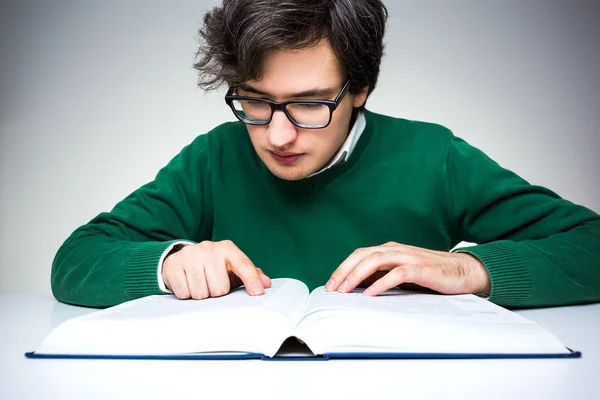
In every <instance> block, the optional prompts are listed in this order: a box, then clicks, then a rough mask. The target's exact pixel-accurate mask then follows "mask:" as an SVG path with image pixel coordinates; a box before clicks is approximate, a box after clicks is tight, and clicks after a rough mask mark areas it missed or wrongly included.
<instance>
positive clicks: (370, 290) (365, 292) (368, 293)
mask: <svg viewBox="0 0 600 400" xmlns="http://www.w3.org/2000/svg"><path fill="white" fill-rule="evenodd" d="M363 294H364V295H365V296H372V295H373V289H371V288H370V287H368V288H366V289H365V291H364V292H363Z"/></svg>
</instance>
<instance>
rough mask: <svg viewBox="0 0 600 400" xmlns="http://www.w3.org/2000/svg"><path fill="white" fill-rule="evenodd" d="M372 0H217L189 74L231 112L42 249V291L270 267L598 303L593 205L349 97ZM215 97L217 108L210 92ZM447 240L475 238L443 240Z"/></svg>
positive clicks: (253, 279) (365, 83)
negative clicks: (54, 249)
mask: <svg viewBox="0 0 600 400" xmlns="http://www.w3.org/2000/svg"><path fill="white" fill-rule="evenodd" d="M386 18H387V11H386V9H385V7H384V5H383V4H382V3H381V2H380V1H377V0H356V1H353V2H352V3H351V4H350V3H349V2H348V1H346V0H343V1H342V0H332V1H327V2H323V1H314V2H311V1H296V0H294V1H288V2H285V4H282V3H280V2H279V1H261V2H254V1H251V0H225V1H224V2H223V5H222V6H220V7H216V8H214V9H213V10H212V11H210V12H209V13H208V14H207V15H206V16H205V19H204V26H203V27H202V28H201V30H200V37H201V39H202V41H201V43H202V44H201V47H200V50H199V53H198V59H197V63H196V64H195V67H196V68H197V69H198V70H199V72H200V86H201V87H203V88H214V87H217V86H220V85H222V84H225V85H227V86H228V87H229V91H228V92H227V96H226V98H225V99H226V104H227V105H228V106H229V107H230V108H231V109H232V112H233V113H234V115H235V117H236V118H237V119H238V120H239V121H236V122H229V123H225V124H223V125H220V126H218V127H216V128H215V129H214V130H212V131H211V132H209V133H207V134H205V135H200V136H199V137H197V138H196V139H195V140H194V141H193V142H192V143H191V144H190V145H189V146H187V147H185V148H184V149H183V150H182V151H181V153H180V154H179V155H177V156H176V157H175V158H174V159H173V160H172V161H171V162H170V163H169V164H168V165H167V166H166V167H164V168H163V169H162V170H161V171H160V172H159V173H158V175H157V176H156V178H155V180H154V181H152V182H150V183H148V184H146V185H144V186H142V187H141V188H139V189H138V190H136V191H134V192H133V193H132V194H131V195H129V196H128V197H127V198H125V199H124V200H122V201H121V202H119V203H118V204H117V205H116V206H115V207H114V209H113V210H112V211H110V212H107V213H101V214H99V215H98V216H97V217H96V218H94V219H93V220H92V221H90V222H89V223H87V224H85V225H83V226H81V227H79V228H78V229H77V230H75V232H73V234H72V235H71V236H70V237H69V238H68V239H67V240H66V241H65V243H64V244H63V245H62V247H61V248H60V249H59V251H58V253H57V255H56V258H55V260H54V263H53V269H52V289H53V292H54V295H55V296H56V298H57V299H58V300H60V301H63V302H67V303H73V304H80V305H87V306H98V307H103V306H111V305H115V304H118V303H121V302H124V301H127V300H132V299H134V298H137V297H141V296H146V295H150V294H157V293H169V292H172V293H173V294H174V295H175V296H177V297H178V298H180V299H189V298H193V299H204V298H207V297H215V296H223V295H226V294H227V293H228V292H229V291H230V290H231V289H232V288H233V287H236V286H239V285H241V284H244V285H245V288H246V290H247V291H248V292H249V293H250V294H251V295H261V294H262V293H264V289H265V288H268V287H269V286H270V284H271V281H270V278H273V277H292V278H297V279H300V280H302V281H303V282H305V283H306V284H307V285H308V286H309V288H310V289H313V288H314V287H316V286H320V285H324V284H325V285H326V289H327V290H330V291H340V292H348V291H351V290H353V289H354V288H355V287H357V286H358V285H359V284H361V283H362V285H361V286H363V287H365V288H366V289H365V292H364V293H365V294H366V295H369V296H374V295H378V294H380V293H382V292H384V291H385V290H387V289H389V288H392V287H394V286H397V285H399V284H403V283H414V284H417V285H420V286H423V287H426V288H430V289H433V290H435V291H437V292H439V293H444V294H459V293H475V294H482V295H485V296H489V299H490V301H493V302H496V303H498V304H501V305H505V306H547V305H560V304H574V303H582V302H593V301H599V300H600V265H599V260H600V216H599V215H598V214H596V213H594V212H592V211H591V210H589V209H586V208H584V207H581V206H577V205H574V204H572V203H571V202H568V201H566V200H564V199H562V198H560V197H559V196H558V195H556V194H555V193H553V192H551V191H549V190H548V189H545V188H543V187H539V186H533V185H530V184H528V183H527V182H525V181H524V180H523V179H521V178H520V177H518V176H516V175H515V174H514V173H512V172H510V171H507V170H505V169H503V168H501V167H500V166H499V165H498V164H496V163H495V162H494V161H492V160H491V159H489V158H488V157H487V156H486V155H485V154H483V153H482V152H481V151H479V150H477V149H476V148H474V147H472V146H470V145H469V144H467V143H466V142H465V141H463V140H461V139H460V138H458V137H456V136H454V135H453V134H452V133H451V132H450V131H449V130H447V129H445V128H444V127H442V126H439V125H435V124H429V123H422V122H416V121H408V120H404V119H398V118H392V117H388V116H384V115H379V114H376V113H374V112H371V111H368V110H366V109H365V107H364V106H365V102H366V100H367V97H368V95H369V94H370V93H371V92H372V91H373V89H374V88H375V85H376V83H377V77H378V74H379V65H380V61H381V57H382V53H383V36H384V29H385V23H386ZM224 106H225V104H224ZM461 241H468V242H474V243H478V245H476V246H473V247H469V248H466V249H462V250H461V249H459V250H458V251H450V250H451V249H453V248H454V246H456V244H457V243H459V242H461Z"/></svg>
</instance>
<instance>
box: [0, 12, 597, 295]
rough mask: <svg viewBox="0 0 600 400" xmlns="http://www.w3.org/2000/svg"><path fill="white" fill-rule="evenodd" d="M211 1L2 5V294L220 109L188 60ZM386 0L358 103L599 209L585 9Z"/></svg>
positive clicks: (37, 276) (45, 268) (39, 282)
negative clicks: (425, 125)
mask: <svg viewBox="0 0 600 400" xmlns="http://www.w3.org/2000/svg"><path fill="white" fill-rule="evenodd" d="M213 3H214V2H213V1H177V2H172V1H166V0H165V1H143V2H142V1H133V0H130V1H116V0H110V1H102V2H101V1H65V0H60V1H58V0H54V1H31V0H30V1H17V0H14V1H2V0H0V135H1V136H0V137H1V141H0V195H1V204H0V206H1V208H0V293H11V292H14V293H17V292H23V293H49V292H50V286H49V276H50V267H51V263H52V259H53V257H54V254H55V252H56V250H57V249H58V247H59V246H60V245H61V243H62V242H63V241H64V239H66V237H67V236H68V235H69V234H70V233H71V232H72V231H73V230H74V229H75V228H76V227H77V226H79V225H81V224H83V223H85V222H87V221H88V220H89V219H91V218H93V217H94V216H95V215H96V214H97V213H99V212H101V211H108V210H110V209H111V208H112V207H113V205H114V204H115V203H116V202H118V201H119V200H121V199H122V198H123V197H125V196H126V195H127V194H129V193H130V192H131V191H133V190H135V189H136V188H137V187H139V186H141V185H142V184H144V183H146V182H147V181H149V180H151V179H153V178H154V175H155V174H156V172H157V171H158V170H159V169H160V168H161V167H162V166H163V165H164V164H166V163H167V162H168V161H169V160H170V159H171V158H172V157H173V156H174V155H175V154H177V152H178V151H179V150H180V149H181V148H182V147H183V146H184V145H186V144H187V143H189V142H190V141H191V140H193V138H194V137H195V136H196V135H198V134H202V133H205V132H206V131H208V130H210V129H211V128H212V127H214V126H215V125H217V124H220V123H221V122H224V121H227V120H231V119H232V118H233V116H232V115H230V111H229V110H228V109H227V108H226V106H225V103H224V101H223V100H222V96H223V94H224V93H223V91H219V92H214V93H210V94H208V95H206V94H204V93H203V92H201V91H200V90H198V89H196V87H195V82H196V73H195V71H194V70H193V69H192V68H191V64H192V61H193V59H194V55H195V51H196V47H195V46H196V43H195V32H196V29H197V28H198V26H199V22H200V21H201V19H202V15H203V13H204V11H205V10H206V9H207V8H208V7H210V6H211V5H212V4H213ZM387 4H388V7H389V11H390V19H389V25H388V32H387V40H386V42H387V50H386V53H387V54H386V56H385V58H384V60H383V64H382V74H381V78H380V83H379V86H378V88H377V89H376V90H375V92H374V93H373V95H372V97H371V98H370V99H369V102H368V108H370V109H371V110H373V111H376V112H380V113H386V114H391V115H394V116H398V117H404V118H411V119H420V120H425V121H432V122H437V123H440V124H443V125H445V126H447V127H449V128H450V129H452V130H453V131H454V133H455V134H456V135H457V136H460V137H462V138H464V139H466V140H467V141H469V142H470V143H471V144H473V145H475V146H477V147H479V148H481V149H482V150H483V151H484V152H486V153H487V154H488V155H490V156H491V157H492V158H494V159H495V160H496V161H498V162H499V163H500V164H501V165H503V166H504V167H506V168H509V169H512V170H513V171H515V172H517V173H518V174H520V175H521V176H522V177H524V178H525V179H526V180H528V181H529V182H531V183H535V184H540V185H543V186H546V187H548V188H550V189H552V190H554V191H555V192H557V193H559V194H560V195H561V196H563V197H565V198H567V199H569V200H571V201H573V202H575V203H578V204H582V205H585V206H587V207H589V208H591V209H593V210H594V211H596V212H598V211H600V190H599V189H598V183H599V180H598V176H597V171H600V167H599V161H598V156H599V150H600V135H599V133H598V127H600V116H599V114H600V107H599V100H600V78H599V76H598V71H600V50H599V46H600V45H599V44H598V43H599V42H598V39H599V38H600V24H599V23H598V21H600V7H599V6H598V5H597V4H598V3H597V2H594V1H587V2H586V1H567V0H564V1H542V0H540V1H507V0H503V1H500V0H493V1H492V0H487V1H476V0H470V1H468V0H453V1H441V0H440V1H432V0H429V1H422V0H420V1H416V0H415V1H388V2H387Z"/></svg>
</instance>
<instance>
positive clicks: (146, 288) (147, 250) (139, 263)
mask: <svg viewBox="0 0 600 400" xmlns="http://www.w3.org/2000/svg"><path fill="white" fill-rule="evenodd" d="M180 241H181V240H171V241H168V242H143V243H139V247H138V250H137V251H136V252H135V253H133V255H132V256H131V258H130V259H129V264H128V265H127V270H126V273H125V290H126V291H127V293H128V294H129V295H131V296H133V297H136V298H137V297H143V296H149V295H151V294H162V293H163V292H162V291H161V290H160V288H159V286H158V278H157V276H156V269H157V265H158V261H159V260H160V257H161V256H162V254H163V253H164V252H165V250H166V249H167V248H169V246H171V244H173V243H175V242H180Z"/></svg>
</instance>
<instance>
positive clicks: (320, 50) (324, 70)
mask: <svg viewBox="0 0 600 400" xmlns="http://www.w3.org/2000/svg"><path fill="white" fill-rule="evenodd" d="M263 67H264V75H263V77H262V78H261V79H260V80H255V81H248V82H246V83H245V84H244V85H243V88H240V89H238V91H237V92H238V93H239V94H240V95H243V96H258V97H261V98H269V99H271V100H275V101H285V100H296V99H298V100H334V99H335V97H336V96H337V94H338V93H339V92H340V90H341V89H342V87H343V86H344V83H345V77H344V76H343V75H342V73H341V71H340V69H339V65H338V62H337V60H336V59H335V55H334V53H333V50H332V49H331V46H330V45H329V42H328V41H327V40H323V41H321V42H320V43H319V44H318V45H316V46H314V47H311V48H308V49H303V50H281V51H274V52H272V53H269V54H268V55H267V56H266V57H265V59H264V65H263ZM308 92H313V93H314V92H318V95H312V96H305V95H304V94H306V93H308ZM257 93H260V95H257ZM366 97H367V88H365V90H363V92H361V93H360V94H358V95H352V94H350V93H348V92H347V93H346V95H345V96H344V98H343V99H342V101H341V103H340V104H339V106H338V107H337V108H336V110H335V111H334V112H333V115H332V117H331V122H330V124H329V125H328V126H327V127H325V128H322V129H302V128H298V127H296V126H295V125H294V124H292V123H291V122H290V120H289V119H288V118H287V116H286V115H285V114H284V113H283V111H275V112H274V113H273V118H272V120H271V122H270V123H269V124H268V125H264V126H256V125H246V126H247V128H248V133H249V134H250V140H251V141H252V144H253V146H254V149H255V150H256V153H257V154H258V156H259V157H260V159H261V160H262V161H263V162H264V163H265V165H266V166H267V168H269V170H270V171H271V172H272V173H273V174H274V175H276V176H278V177H279V178H282V179H287V180H298V179H302V178H305V177H307V176H309V175H311V174H312V173H314V172H317V171H318V170H320V169H321V168H323V167H324V166H325V165H327V163H328V162H329V161H330V160H331V159H332V158H333V157H334V156H335V154H336V153H337V152H338V150H339V149H340V147H341V146H342V145H343V144H344V141H345V140H346V138H347V136H348V133H349V130H350V126H349V125H350V118H351V116H352V110H353V108H354V107H360V106H362V104H363V103H364V102H365V100H366Z"/></svg>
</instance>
